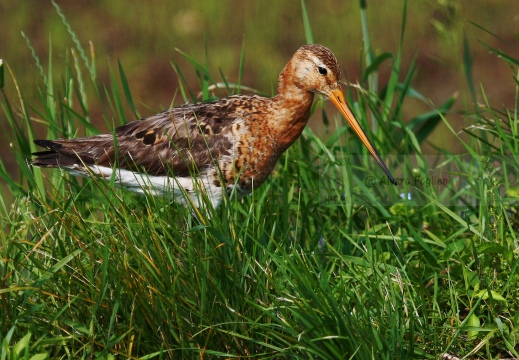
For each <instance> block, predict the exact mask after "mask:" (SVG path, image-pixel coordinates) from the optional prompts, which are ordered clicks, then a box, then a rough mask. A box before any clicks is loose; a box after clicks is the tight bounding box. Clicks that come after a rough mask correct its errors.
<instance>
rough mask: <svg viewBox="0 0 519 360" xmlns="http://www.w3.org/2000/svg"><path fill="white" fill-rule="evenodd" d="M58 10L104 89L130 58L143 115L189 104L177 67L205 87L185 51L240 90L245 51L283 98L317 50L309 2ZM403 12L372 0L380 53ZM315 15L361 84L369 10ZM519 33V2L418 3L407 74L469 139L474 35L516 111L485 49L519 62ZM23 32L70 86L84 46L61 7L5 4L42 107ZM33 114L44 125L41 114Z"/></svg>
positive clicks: (489, 75) (484, 79)
mask: <svg viewBox="0 0 519 360" xmlns="http://www.w3.org/2000/svg"><path fill="white" fill-rule="evenodd" d="M56 2H57V4H58V5H59V6H60V7H61V10H62V11H63V13H64V14H65V16H66V17H67V19H68V21H69V22H70V23H71V25H72V27H73V30H74V31H75V32H76V34H77V35H78V38H79V40H80V41H81V43H82V45H83V47H84V48H86V49H88V48H89V43H88V42H89V41H91V42H92V43H93V44H94V48H95V53H96V58H97V66H98V83H99V84H101V85H103V84H108V83H109V74H108V66H109V65H111V66H112V67H113V68H116V66H117V59H119V60H120V62H121V64H122V65H123V68H124V70H125V72H126V75H127V77H128V80H129V83H130V86H131V90H132V94H133V98H134V100H135V101H136V102H137V103H138V110H139V112H140V114H141V115H142V116H146V115H151V114H153V113H155V112H158V111H160V110H161V109H163V108H167V107H169V105H170V104H171V103H172V102H173V103H174V104H175V105H179V104H181V103H182V99H181V97H180V95H179V94H178V93H177V89H178V83H177V77H176V74H175V72H174V70H173V68H172V66H171V63H170V61H171V60H174V61H176V62H177V63H179V64H180V66H181V68H182V70H183V71H184V72H185V74H186V75H187V76H188V82H189V83H190V85H191V87H192V88H193V89H197V86H198V85H197V82H196V77H195V74H194V71H193V67H192V66H191V65H189V64H188V63H187V62H186V61H185V60H184V59H183V58H182V56H181V55H180V54H179V53H178V52H176V51H175V48H178V49H180V50H182V51H183V52H185V53H187V54H190V55H192V56H193V57H194V58H195V59H197V60H198V61H199V62H202V63H204V62H205V43H207V49H208V54H207V56H208V62H209V65H210V69H211V70H212V74H213V76H214V77H215V78H217V79H218V80H219V75H218V74H219V70H220V69H221V71H222V72H223V74H225V75H226V77H227V79H228V80H229V81H237V80H238V72H239V63H240V53H241V49H242V44H245V54H246V57H245V67H244V74H243V84H244V85H247V86H251V87H254V88H256V89H259V90H261V91H264V92H266V93H271V92H272V89H273V87H274V86H275V83H276V80H277V76H278V74H279V72H280V71H281V69H282V68H283V66H284V65H285V63H286V62H287V60H288V59H289V58H290V56H291V55H292V54H293V52H294V51H295V50H296V49H297V48H298V47H299V46H300V45H302V44H304V43H305V34H304V29H303V21H302V16H301V3H300V1H279V0H261V1H259V0H256V1H253V0H227V1H226V0H220V1H210V0H197V1H168V0H154V1H149V2H143V1H135V0H125V1H120V0H110V1H108V0H98V1H88V0H76V1H64V0H57V1H56ZM403 4H404V2H403V1H402V0H392V1H388V0H368V2H367V5H368V8H367V9H368V22H369V27H370V31H371V33H370V34H371V39H372V43H373V47H374V50H375V51H376V53H378V54H380V53H381V52H385V51H388V52H395V51H396V49H397V48H398V44H399V40H400V30H401V24H402V13H403V11H402V9H403ZM306 5H307V8H308V12H309V17H310V21H311V25H312V28H313V32H314V40H315V42H317V43H321V44H323V45H325V46H327V47H329V48H330V49H331V50H332V51H333V52H334V53H335V55H336V56H337V58H338V59H339V61H340V63H341V64H342V66H343V69H344V70H345V72H346V73H347V76H348V79H349V80H350V81H351V82H353V83H355V82H357V81H358V80H359V74H360V71H361V67H362V66H363V64H362V62H363V58H362V33H361V26H360V10H359V1H337V0H307V2H306ZM471 22H473V23H475V24H477V25H478V26H480V27H482V28H485V29H487V30H488V31H489V32H491V33H493V34H495V35H496V36H493V35H491V34H489V33H488V32H485V31H483V30H482V29H481V28H479V27H478V26H474V25H473V24H472V23H471ZM518 27H519V3H518V2H517V0H459V1H448V0H412V1H408V8H407V24H406V32H405V39H404V48H403V64H404V66H403V67H404V69H406V68H407V67H408V66H409V64H410V63H411V61H412V59H413V58H414V57H415V56H416V57H417V59H418V67H417V73H416V77H415V80H414V83H413V84H414V87H415V88H416V89H417V90H418V91H420V92H421V93H422V94H423V95H424V96H425V97H426V98H428V99H430V100H431V102H432V104H437V105H439V104H441V103H442V102H443V101H444V100H445V99H446V98H447V97H449V96H451V95H452V94H454V93H459V94H460V96H459V98H458V102H457V105H456V108H455V109H456V110H455V111H454V113H453V114H451V115H450V120H451V122H452V124H453V125H454V126H455V128H456V129H458V130H460V129H462V128H463V127H466V126H468V125H470V124H469V121H470V120H469V118H468V117H463V116H462V114H461V110H462V109H466V108H467V105H468V108H472V104H470V101H471V100H470V97H469V95H468V92H467V85H466V78H465V75H464V71H463V65H462V64H463V59H462V56H463V50H462V49H463V36H464V34H465V36H466V37H467V39H468V41H469V44H470V49H471V53H472V56H473V63H474V80H475V85H476V87H477V88H479V86H480V84H481V85H483V86H484V89H485V92H486V95H487V97H488V98H489V100H490V103H491V104H494V105H496V106H500V105H503V106H508V107H511V106H512V105H513V103H514V96H515V94H514V86H512V85H511V84H513V75H514V74H513V72H512V71H511V70H510V68H509V67H508V66H507V65H506V63H505V62H504V61H500V60H499V59H498V58H497V57H496V56H495V55H493V54H490V53H489V51H488V50H487V49H486V48H485V47H484V46H483V45H481V44H480V43H479V42H480V41H481V42H483V43H485V44H488V45H490V46H492V47H495V48H499V49H503V50H505V51H506V52H508V53H509V54H510V55H512V56H516V57H519V53H518V50H519V49H517V47H515V48H514V47H513V45H514V44H516V42H515V40H514V37H515V34H516V33H517V30H518ZM22 31H23V32H24V33H25V34H26V35H27V37H28V38H29V40H30V41H31V43H32V45H33V46H34V48H35V49H36V52H37V54H38V56H39V57H40V59H41V61H42V63H43V66H44V68H46V66H47V64H48V58H49V44H51V48H52V52H53V53H52V59H53V60H52V61H53V65H54V66H53V68H54V71H55V74H54V76H55V80H56V81H60V78H61V74H62V73H63V72H64V71H65V69H64V63H65V57H66V51H67V49H68V48H70V47H72V46H73V44H72V42H71V40H70V36H69V34H68V33H67V30H66V28H65V26H64V25H63V24H62V22H61V19H60V18H59V16H58V15H57V13H56V11H55V9H54V7H53V6H52V4H51V3H50V1H46V0H0V58H2V59H3V60H4V62H5V63H7V64H8V65H9V67H10V68H11V70H12V71H13V74H14V76H15V77H16V79H17V81H18V84H19V86H20V87H21V88H22V90H23V92H24V95H25V98H26V101H27V102H28V103H29V104H35V103H36V100H37V99H39V95H38V85H39V84H41V79H40V78H39V75H38V70H37V69H36V67H35V64H34V60H33V58H32V57H31V54H30V50H29V49H28V47H27V45H26V41H25V40H24V38H23V37H22V35H21V32H22ZM204 39H205V40H204ZM387 69H388V72H387V73H382V74H380V76H381V79H380V84H382V85H383V84H384V83H385V81H386V79H387V78H388V76H389V69H390V66H389V64H388V66H387ZM58 70H59V72H58ZM107 86H108V85H107ZM4 91H5V92H6V94H7V95H8V96H11V95H12V96H13V97H12V100H13V99H14V96H15V94H16V92H15V91H16V90H15V87H14V84H13V82H12V80H11V79H10V76H9V75H8V72H7V71H6V88H5V90H4ZM175 95H176V96H175ZM479 96H480V95H479ZM480 98H481V96H480ZM89 105H90V108H91V109H92V112H91V115H92V118H93V119H97V120H94V123H95V125H96V126H97V127H98V128H99V129H100V130H102V131H105V130H108V126H107V125H106V123H105V121H104V120H103V119H102V118H101V116H100V114H101V109H100V104H89ZM428 110H430V108H428V106H427V105H426V104H423V103H421V102H418V101H416V102H413V101H410V102H408V104H407V107H406V108H405V114H406V118H408V119H410V118H412V117H413V116H416V115H417V114H419V113H421V112H423V111H428ZM128 113H129V112H128ZM96 114H97V115H99V116H96ZM32 115H33V116H34V117H35V118H37V114H36V113H35V112H34V111H33V112H32ZM2 116H3V114H0V126H1V128H2V131H1V133H0V156H1V158H2V160H3V161H4V164H5V165H6V167H7V168H8V169H9V171H10V172H13V173H15V172H16V169H14V167H15V162H14V159H13V160H11V159H10V155H9V154H10V150H9V141H8V139H9V133H7V131H6V129H8V126H7V124H6V119H5V118H3V117H2ZM130 118H131V117H130ZM320 124H321V121H320V119H319V115H315V116H314V117H313V120H311V121H310V126H312V127H313V128H314V129H315V130H316V131H319V126H320ZM42 130H43V129H42ZM41 133H42V134H43V131H42V132H41ZM429 141H431V142H432V143H435V144H437V145H439V146H442V147H446V148H449V149H451V150H453V151H456V149H457V146H456V143H457V141H456V140H455V138H453V137H452V136H451V135H449V134H448V132H447V131H445V129H443V128H442V126H440V127H439V128H438V129H437V130H436V131H435V132H434V134H433V136H432V137H431V138H430V139H429ZM426 151H430V153H434V149H433V147H429V148H427V147H426Z"/></svg>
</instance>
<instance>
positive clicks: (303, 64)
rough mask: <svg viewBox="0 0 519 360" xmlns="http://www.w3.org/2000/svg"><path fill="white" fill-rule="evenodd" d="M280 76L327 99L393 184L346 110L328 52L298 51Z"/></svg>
mask: <svg viewBox="0 0 519 360" xmlns="http://www.w3.org/2000/svg"><path fill="white" fill-rule="evenodd" d="M283 73H286V74H287V75H286V76H290V77H291V79H290V80H288V79H283ZM283 73H282V76H281V77H280V81H281V82H283V81H288V82H291V83H292V84H293V85H295V86H296V87H298V88H299V89H300V90H302V91H303V92H304V91H307V92H313V93H319V94H322V95H324V96H326V97H327V98H328V99H330V101H331V102H332V103H333V104H334V105H335V106H336V107H337V109H339V111H340V112H341V114H342V115H343V116H344V118H345V119H346V120H347V121H348V123H349V125H350V126H351V128H352V129H353V131H355V133H356V134H357V136H358V137H359V138H360V140H361V141H362V143H363V144H364V145H365V146H366V148H367V149H368V150H369V152H370V153H371V155H373V157H374V158H375V160H376V161H377V163H378V164H379V165H380V167H381V168H382V170H383V171H384V172H385V173H386V175H387V176H388V177H389V179H390V181H391V182H392V183H393V184H396V181H395V179H394V178H393V176H392V175H391V173H390V171H389V169H388V168H387V166H386V165H385V164H384V162H383V161H382V159H381V158H380V155H379V154H378V152H377V150H376V149H375V147H374V146H373V144H372V143H371V141H370V140H369V138H368V137H367V136H366V133H365V132H364V130H362V128H361V126H360V124H359V122H358V121H357V119H356V118H355V116H354V115H353V113H352V112H351V110H350V108H349V107H348V104H347V103H346V100H345V99H344V94H343V92H342V90H341V87H340V84H339V81H340V77H341V68H340V65H339V62H338V61H337V58H336V57H335V55H333V53H332V52H331V51H330V50H329V49H328V48H326V47H324V46H322V45H317V44H313V45H304V46H302V47H300V48H299V49H298V50H297V51H296V53H295V54H294V56H293V57H292V59H291V60H290V62H289V63H288V65H287V67H286V68H285V70H284V71H283Z"/></svg>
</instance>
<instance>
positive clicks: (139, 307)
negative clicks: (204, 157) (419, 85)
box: [0, 1, 519, 360]
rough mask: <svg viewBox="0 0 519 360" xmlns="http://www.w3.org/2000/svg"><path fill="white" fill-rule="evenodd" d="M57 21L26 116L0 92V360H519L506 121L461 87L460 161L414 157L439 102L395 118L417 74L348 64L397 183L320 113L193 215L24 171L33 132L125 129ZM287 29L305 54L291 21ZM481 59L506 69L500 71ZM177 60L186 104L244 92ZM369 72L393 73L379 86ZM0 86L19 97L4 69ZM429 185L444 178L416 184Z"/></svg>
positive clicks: (97, 185)
mask: <svg viewBox="0 0 519 360" xmlns="http://www.w3.org/2000/svg"><path fill="white" fill-rule="evenodd" d="M302 5H303V9H304V5H305V3H304V1H303V2H302ZM403 14H404V16H403V21H402V23H403V24H404V26H402V30H401V31H402V36H401V39H403V38H404V33H405V11H404V13H403ZM61 17H62V20H63V21H64V23H65V30H66V31H68V32H69V33H70V35H71V37H72V39H74V43H75V48H74V49H70V50H67V51H65V52H64V57H65V58H66V60H67V66H66V67H65V68H64V69H55V68H53V65H52V64H53V62H52V58H53V56H54V55H53V54H54V51H55V49H52V47H51V50H52V51H49V54H50V55H49V60H48V64H47V66H46V68H47V70H44V67H43V65H38V66H37V69H39V70H38V71H39V73H35V74H34V77H35V79H38V80H39V83H40V88H39V90H40V96H41V102H40V103H39V104H26V103H25V101H24V96H23V92H22V90H21V89H22V88H23V84H18V85H19V89H20V90H18V93H17V97H16V98H15V99H14V100H13V99H10V98H8V96H7V95H6V93H5V92H4V89H3V88H2V90H1V91H2V95H3V98H2V100H1V106H2V110H3V114H4V116H5V118H6V119H7V120H8V124H9V127H10V139H11V140H10V141H11V142H12V144H13V146H12V149H13V156H14V157H15V158H16V160H17V162H18V164H19V169H20V170H19V179H17V180H14V179H13V178H12V177H11V176H10V175H9V174H8V173H7V172H6V170H5V167H4V166H3V164H2V163H0V177H1V178H2V179H3V180H4V181H5V182H6V184H7V186H8V192H9V193H8V194H2V195H5V196H2V197H1V198H0V201H1V202H0V218H1V224H2V232H1V233H0V284H1V285H0V313H1V314H2V316H0V360H3V359H22V358H23V359H44V358H48V359H50V358H52V359H54V358H70V359H77V358H96V359H97V358H99V359H109V358H112V359H113V358H116V357H120V358H143V359H151V358H157V359H167V358H174V359H175V358H186V359H189V358H219V357H221V358H234V357H238V358H253V357H255V358H259V359H265V358H273V359H279V358H296V359H308V358H313V359H337V358H355V359H404V358H409V359H411V358H430V359H437V358H439V356H440V355H441V354H443V353H449V354H454V355H457V356H459V357H463V356H465V355H469V356H470V357H476V356H479V357H481V358H499V357H512V356H515V357H518V356H519V355H518V354H517V353H518V352H519V346H518V344H517V340H518V336H519V333H518V330H517V329H518V326H519V315H518V314H519V311H518V305H519V300H518V299H519V296H518V295H519V294H518V290H517V289H519V286H518V282H519V276H518V274H517V268H518V266H519V256H518V254H517V250H516V249H517V242H518V238H519V234H518V233H519V213H518V211H517V204H518V202H519V201H518V199H519V195H518V192H519V190H518V187H517V180H516V179H517V176H518V173H519V161H518V160H519V159H517V154H518V153H519V152H518V149H517V146H518V145H517V144H519V142H518V141H517V136H518V135H519V134H518V129H517V116H518V112H517V109H518V108H519V107H516V108H515V109H496V108H493V107H492V104H491V103H490V102H489V101H488V99H487V98H486V97H485V93H484V89H483V88H482V89H474V88H473V87H472V88H471V89H470V91H471V92H472V93H473V94H479V93H481V97H482V99H483V101H480V102H481V103H482V105H481V106H479V107H477V108H476V109H475V111H470V110H467V112H468V116H470V117H472V118H473V123H474V126H473V127H471V128H469V129H466V131H467V133H468V134H469V135H470V136H469V140H468V142H467V140H462V139H461V138H460V139H459V141H460V142H461V143H463V145H464V147H465V149H466V153H465V154H451V153H448V152H447V151H445V150H443V149H438V151H439V156H438V157H432V156H425V155H422V151H421V147H422V144H424V142H425V141H426V139H427V137H428V135H429V134H430V133H431V131H432V130H433V129H434V128H435V127H436V125H437V124H439V123H441V122H443V123H445V124H446V125H447V126H448V127H450V125H449V123H448V122H447V121H446V120H445V117H444V115H445V114H446V113H447V112H448V111H449V109H450V107H451V106H452V104H453V102H454V99H447V100H446V101H445V103H444V104H442V105H440V106H438V107H437V108H431V111H430V112H428V113H424V114H418V115H417V116H416V117H415V118H413V119H410V120H409V121H404V119H403V115H402V106H403V104H404V102H405V101H406V99H408V98H410V97H412V98H415V99H418V100H420V101H424V102H427V101H426V100H425V99H426V95H422V94H419V93H417V92H416V90H414V89H413V87H412V83H411V80H412V78H413V71H414V69H415V64H414V63H411V64H410V65H408V66H407V68H408V70H405V68H406V67H405V66H404V64H402V61H401V54H402V45H403V44H401V46H400V48H398V49H396V51H395V53H394V54H393V53H383V54H376V53H374V52H372V51H373V50H371V49H372V47H366V49H367V50H366V53H365V54H363V56H364V57H365V59H366V68H365V69H364V72H363V76H362V79H363V81H362V83H361V84H360V85H361V87H358V88H354V89H353V88H350V89H351V90H350V92H349V101H350V104H352V108H353V111H354V112H355V114H356V115H357V117H358V118H359V121H360V122H361V123H362V124H363V125H364V128H365V129H368V133H369V135H370V137H371V138H372V139H373V140H374V141H375V143H376V146H377V148H378V149H379V150H380V152H381V153H382V154H385V155H384V158H387V159H388V161H389V167H390V168H391V169H393V170H394V172H395V173H396V175H397V178H399V180H400V184H399V186H398V187H394V186H392V185H389V184H388V183H387V182H384V178H383V176H382V175H381V172H380V169H379V168H378V167H377V165H376V164H375V162H374V161H373V159H372V158H371V157H370V156H369V154H368V153H367V151H366V150H365V149H364V148H363V147H362V144H361V143H360V142H359V141H357V140H356V139H355V138H354V136H353V133H352V132H351V131H350V130H349V128H348V127H347V126H346V124H345V122H344V120H343V119H342V118H339V117H338V116H337V115H335V113H331V112H327V110H326V108H325V106H324V103H323V102H322V101H320V100H319V101H317V102H316V104H315V106H314V112H315V113H320V114H321V115H322V117H323V122H324V124H325V129H326V130H325V134H323V135H321V134H319V135H316V134H314V133H313V132H312V131H310V130H309V129H306V130H305V131H304V133H303V135H302V137H301V139H300V141H298V142H297V143H296V144H295V145H294V146H293V147H292V148H291V149H289V150H288V151H287V153H286V154H285V155H284V156H283V158H282V159H281V161H280V163H279V166H278V168H277V169H276V171H275V174H274V175H273V176H272V177H271V179H270V181H268V182H267V183H266V184H264V185H263V187H261V188H260V189H258V190H256V191H255V192H254V193H253V194H252V195H251V196H250V197H246V198H244V199H242V200H237V199H235V198H232V197H231V198H229V199H226V201H225V202H224V204H223V205H222V206H221V207H220V208H218V209H217V210H216V211H213V210H212V209H209V213H210V214H211V216H209V214H208V213H206V212H204V211H196V209H188V210H186V209H184V208H182V207H180V206H176V205H174V204H173V205H172V204H171V203H170V201H169V200H168V199H165V198H153V197H150V196H143V197H139V196H135V195H134V194H131V193H128V192H126V191H124V190H121V189H116V188H114V187H113V184H111V183H109V182H103V181H100V180H97V179H89V180H86V179H77V178H74V177H72V176H70V175H68V174H66V173H62V172H61V171H59V170H53V171H47V170H41V169H38V168H33V167H32V166H30V165H29V162H28V159H30V157H31V155H30V154H31V152H33V151H35V150H36V149H35V147H34V145H33V144H32V140H33V138H34V129H33V124H34V122H36V121H37V122H39V123H41V124H43V125H44V126H45V127H46V128H47V129H48V137H49V138H56V137H73V136H77V135H78V133H82V132H83V131H86V134H93V133H96V130H95V129H94V128H93V127H92V125H91V122H90V120H91V119H90V117H89V111H88V109H89V103H91V102H99V103H102V104H103V109H104V113H103V116H104V118H105V121H106V122H107V123H109V124H111V125H112V126H115V125H118V124H120V123H123V122H125V121H126V120H127V119H131V118H133V117H134V116H135V115H137V114H138V109H137V106H136V102H134V99H133V98H132V95H131V85H130V84H128V81H127V80H126V76H125V73H124V70H123V69H122V67H121V66H120V64H118V66H117V70H113V69H112V71H111V77H110V83H109V84H106V85H104V86H103V87H99V85H98V84H97V82H96V70H95V66H96V65H95V64H96V58H95V56H94V53H93V52H91V53H89V52H88V51H85V50H84V49H82V48H81V45H80V44H81V42H80V41H78V40H77V38H76V36H75V35H74V32H73V30H72V27H70V26H69V25H68V23H67V20H66V18H65V16H61ZM363 18H365V17H363ZM303 22H304V29H305V34H306V36H307V40H308V41H311V40H312V37H313V35H312V28H311V26H310V18H309V14H308V12H306V11H304V12H303ZM363 29H364V37H365V40H366V41H367V40H368V37H369V31H368V27H367V25H366V24H364V26H363ZM28 44H29V47H30V48H31V45H30V42H28ZM245 45H246V42H245ZM468 46H469V44H468V43H466V53H465V54H464V56H463V58H464V63H463V64H462V65H463V66H465V68H466V73H467V74H468V75H467V77H470V64H471V60H470V55H469V54H470V51H469V48H468ZM244 49H245V50H244V52H242V56H241V60H240V62H241V63H243V54H246V47H244ZM31 50H33V49H32V48H31ZM496 52H497V51H496ZM32 53H33V56H34V57H35V62H36V63H37V64H43V63H44V62H43V61H40V60H39V59H37V53H36V51H32ZM498 55H500V56H501V57H503V58H504V59H505V60H506V61H509V62H510V64H511V66H514V68H513V69H514V71H515V72H517V64H516V63H514V61H515V60H514V59H513V58H512V57H511V56H508V55H507V56H503V55H504V54H498ZM185 56H186V59H187V60H188V62H189V63H191V64H192V65H193V67H194V68H195V69H196V71H197V74H198V75H199V86H200V88H198V89H191V88H189V87H188V86H187V85H186V83H182V81H180V83H181V84H183V85H182V87H181V88H180V89H179V93H180V94H181V95H182V96H183V97H184V98H185V99H190V100H191V101H193V100H196V99H197V97H196V94H198V93H199V92H201V94H202V100H208V99H211V98H212V97H213V96H214V95H213V94H212V92H211V89H212V86H213V85H215V84H217V83H223V84H225V86H224V88H226V89H227V91H228V92H229V93H231V92H234V91H237V90H239V89H240V87H242V84H241V82H240V81H239V82H238V84H236V86H235V85H234V84H230V83H229V82H228V81H227V80H226V78H225V77H224V76H223V75H222V74H220V76H221V77H222V80H221V81H219V80H218V77H216V76H214V75H212V74H211V73H210V72H209V70H208V63H207V62H208V60H207V59H205V60H204V61H203V62H200V61H198V60H197V59H195V58H193V57H191V56H189V55H185ZM460 58H461V57H460ZM496 61H501V60H499V59H497V58H496ZM203 63H205V64H204V65H202V64H203ZM382 64H384V66H386V65H388V64H389V66H391V67H392V72H391V73H392V76H391V77H390V79H389V80H388V82H387V84H383V85H382V84H380V81H378V78H377V75H378V70H379V68H380V67H381V66H382ZM174 67H175V70H176V72H177V74H178V76H179V79H181V80H182V79H183V78H184V76H183V69H181V68H180V67H179V66H178V65H176V64H174ZM240 73H241V71H240ZM2 74H4V75H5V76H8V77H10V78H11V79H12V81H13V82H14V83H17V81H16V76H15V74H12V73H11V72H10V69H9V67H8V64H3V65H2V66H0V75H2ZM56 79H59V81H56ZM0 84H2V85H3V84H5V83H4V81H3V79H1V81H0ZM29 86H30V85H29ZM379 86H381V87H380V88H379ZM382 86H383V87H382ZM509 86H514V87H516V89H518V87H517V83H514V82H512V81H510V84H509ZM86 89H93V91H92V92H87V90H86ZM474 96H476V95H474ZM518 98H519V97H518ZM127 112H131V113H132V114H133V115H132V116H127V115H126V113H127ZM368 124H369V126H368ZM369 129H375V130H374V131H370V130H369ZM452 132H453V133H455V132H454V131H452ZM388 134H391V136H388ZM463 141H464V142H463ZM392 154H394V155H392ZM391 155H392V156H391ZM434 176H437V177H438V176H439V177H446V178H448V179H449V181H448V182H446V183H444V184H440V185H430V184H428V183H427V182H426V181H423V180H426V179H433V177H434ZM7 196H9V197H12V198H13V199H14V200H13V201H12V203H11V202H10V203H7V202H6V201H5V200H3V199H5V198H6V197H7ZM409 197H410V198H409Z"/></svg>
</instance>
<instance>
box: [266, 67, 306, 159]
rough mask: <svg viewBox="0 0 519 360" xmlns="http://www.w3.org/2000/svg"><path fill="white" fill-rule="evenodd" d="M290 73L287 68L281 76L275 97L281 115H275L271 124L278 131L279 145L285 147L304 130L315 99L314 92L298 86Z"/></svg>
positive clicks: (274, 100) (274, 101)
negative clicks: (290, 76) (290, 77)
mask: <svg viewBox="0 0 519 360" xmlns="http://www.w3.org/2000/svg"><path fill="white" fill-rule="evenodd" d="M287 66H288V65H287ZM290 73H291V72H290V71H287V68H285V69H284V70H283V72H282V73H281V75H280V76H279V81H278V85H277V88H276V93H277V95H276V96H275V97H274V98H273V103H274V105H275V107H276V108H277V109H278V112H277V113H278V114H279V115H278V116H275V117H273V118H272V119H271V121H272V124H270V128H271V129H273V130H274V131H275V133H276V137H277V139H278V143H279V145H280V146H282V147H283V148H285V149H287V148H288V147H289V146H290V145H292V143H293V142H294V141H295V140H296V139H297V138H298V137H299V135H301V133H302V132H303V129H304V127H305V126H306V123H307V122H308V118H309V116H310V108H311V106H312V102H313V100H314V93H313V92H310V91H308V90H304V89H303V88H302V87H299V86H298V82H297V81H293V79H289V78H288V76H289V74H290Z"/></svg>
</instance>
